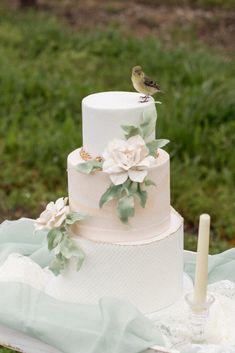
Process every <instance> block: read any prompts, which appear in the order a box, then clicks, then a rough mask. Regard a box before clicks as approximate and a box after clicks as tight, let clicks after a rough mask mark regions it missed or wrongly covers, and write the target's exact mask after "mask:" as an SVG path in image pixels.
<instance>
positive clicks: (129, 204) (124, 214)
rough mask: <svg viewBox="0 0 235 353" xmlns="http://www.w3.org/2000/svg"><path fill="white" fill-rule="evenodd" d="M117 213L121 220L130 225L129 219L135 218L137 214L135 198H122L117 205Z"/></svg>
mask: <svg viewBox="0 0 235 353" xmlns="http://www.w3.org/2000/svg"><path fill="white" fill-rule="evenodd" d="M117 212H118V216H119V218H120V220H121V221H122V222H123V223H125V224H128V220H129V217H133V216H134V214H135V203H134V196H124V197H122V198H120V199H119V201H118V204H117Z"/></svg>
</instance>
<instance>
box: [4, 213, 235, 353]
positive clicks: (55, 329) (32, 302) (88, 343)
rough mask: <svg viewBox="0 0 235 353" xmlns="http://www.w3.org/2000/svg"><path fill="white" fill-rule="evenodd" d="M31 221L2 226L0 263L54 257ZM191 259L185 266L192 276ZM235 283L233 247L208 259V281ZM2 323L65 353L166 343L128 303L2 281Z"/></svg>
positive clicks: (44, 261)
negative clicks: (75, 298)
mask: <svg viewBox="0 0 235 353" xmlns="http://www.w3.org/2000/svg"><path fill="white" fill-rule="evenodd" d="M33 223H34V221H33V220H30V219H21V220H18V221H5V222H3V223H2V224H1V225H0V265H1V264H2V263H3V262H4V261H5V260H6V259H7V257H8V255H9V254H11V253H19V254H22V255H25V256H29V257H30V258H31V259H32V260H33V261H35V262H36V263H38V264H39V265H40V266H41V267H42V268H44V267H46V266H47V265H48V263H49V262H50V260H51V259H52V255H51V254H50V252H49V251H48V249H47V241H46V232H37V233H36V234H35V233H34V224H33ZM194 269H195V259H194V260H192V261H190V262H186V263H185V271H186V272H187V273H188V274H189V275H190V276H191V277H192V278H193V273H194ZM223 279H229V280H230V281H234V282H235V249H231V250H228V251H227V252H224V253H222V254H219V255H214V256H211V257H210V259H209V281H210V282H215V281H218V280H223ZM0 323H1V324H3V325H6V326H8V327H10V328H13V329H16V330H19V331H21V332H24V333H26V334H28V335H30V336H32V337H35V338H37V339H39V340H41V341H43V342H45V343H48V344H49V345H51V346H54V347H55V348H58V349H59V350H61V351H62V352H65V353H78V352H79V353H111V352H112V353H139V352H142V351H144V350H145V349H147V348H148V347H150V346H153V345H164V342H163V339H162V336H161V334H160V333H159V332H158V330H157V329H156V328H155V327H154V325H153V323H152V322H151V321H150V320H149V319H147V318H146V317H145V316H144V315H143V314H141V313H140V312H139V311H138V310H137V309H136V308H135V307H134V306H133V305H132V304H131V303H128V302H126V301H124V300H119V299H114V298H101V300H100V302H99V305H81V304H74V303H73V304H72V303H65V302H62V301H58V300H56V299H54V298H52V297H50V296H48V295H46V294H45V293H44V292H42V291H39V290H37V289H34V288H32V287H31V286H29V285H26V284H22V283H16V282H0Z"/></svg>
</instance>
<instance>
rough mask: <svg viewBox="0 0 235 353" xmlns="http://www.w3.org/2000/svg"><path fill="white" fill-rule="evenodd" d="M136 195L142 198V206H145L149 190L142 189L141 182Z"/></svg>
mask: <svg viewBox="0 0 235 353" xmlns="http://www.w3.org/2000/svg"><path fill="white" fill-rule="evenodd" d="M136 195H137V196H138V197H139V199H140V204H141V207H143V208H145V205H146V202H147V198H148V193H147V191H145V190H142V189H141V186H140V184H138V188H137V192H136Z"/></svg>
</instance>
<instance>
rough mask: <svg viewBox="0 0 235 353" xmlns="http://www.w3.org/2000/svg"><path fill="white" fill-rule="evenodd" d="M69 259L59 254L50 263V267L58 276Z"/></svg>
mask: <svg viewBox="0 0 235 353" xmlns="http://www.w3.org/2000/svg"><path fill="white" fill-rule="evenodd" d="M67 263H68V260H67V259H66V258H65V257H64V256H63V255H62V254H58V255H56V257H55V258H54V260H52V262H51V263H50V266H49V269H50V270H51V271H52V272H53V273H54V275H56V276H58V275H59V274H60V273H61V271H62V270H64V269H65V267H66V265H67Z"/></svg>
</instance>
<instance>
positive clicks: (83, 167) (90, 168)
mask: <svg viewBox="0 0 235 353" xmlns="http://www.w3.org/2000/svg"><path fill="white" fill-rule="evenodd" d="M102 164H103V162H102V161H101V162H100V161H97V160H96V159H91V160H89V161H86V162H82V163H79V164H77V165H76V170H77V171H78V172H80V173H82V174H90V173H92V172H94V171H95V170H99V169H102Z"/></svg>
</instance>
